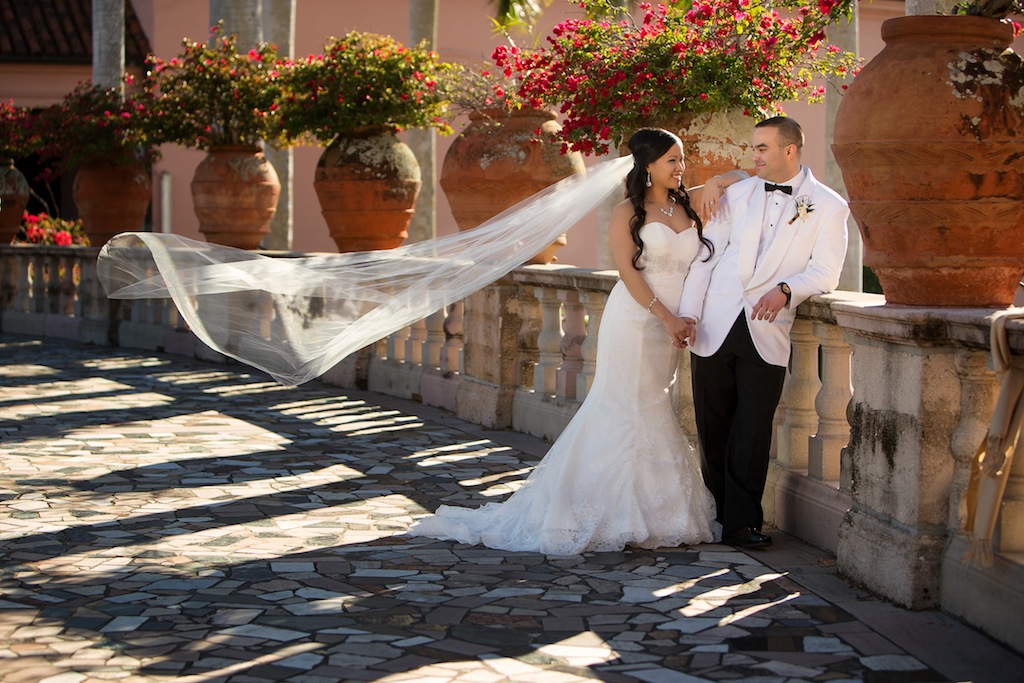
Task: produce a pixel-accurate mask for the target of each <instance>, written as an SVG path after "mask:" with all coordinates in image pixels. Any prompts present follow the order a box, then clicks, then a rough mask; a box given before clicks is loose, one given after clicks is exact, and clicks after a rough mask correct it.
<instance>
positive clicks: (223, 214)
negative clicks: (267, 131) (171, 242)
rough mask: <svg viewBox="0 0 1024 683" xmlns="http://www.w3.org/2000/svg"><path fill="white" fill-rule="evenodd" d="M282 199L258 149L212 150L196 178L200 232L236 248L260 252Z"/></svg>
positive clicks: (278, 185)
mask: <svg viewBox="0 0 1024 683" xmlns="http://www.w3.org/2000/svg"><path fill="white" fill-rule="evenodd" d="M280 195H281V182H280V181H279V180H278V178H277V171H275V170H274V166H273V165H272V164H271V163H270V162H269V161H267V157H265V156H264V155H263V152H262V151H261V150H260V149H259V148H258V147H251V146H237V147H235V146H225V147H214V148H212V149H210V150H209V152H208V153H207V155H206V158H205V159H203V161H201V162H200V163H199V166H197V167H196V172H195V174H194V175H193V176H192V202H193V208H194V210H195V212H196V217H198V218H199V232H201V233H203V236H204V237H206V241H207V242H213V243H215V244H224V245H226V246H229V247H236V248H238V249H258V248H259V246H260V242H261V241H262V240H263V236H264V235H265V234H267V233H268V232H270V220H271V219H272V218H273V217H274V212H275V211H277V198H278V197H279V196H280Z"/></svg>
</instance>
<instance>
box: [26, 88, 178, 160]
mask: <svg viewBox="0 0 1024 683" xmlns="http://www.w3.org/2000/svg"><path fill="white" fill-rule="evenodd" d="M130 80H131V79H129V83H128V86H129V90H128V91H127V93H123V92H122V88H120V87H113V88H102V87H100V86H96V85H93V84H91V83H88V82H85V83H80V84H79V85H78V86H76V87H75V89H74V90H72V91H71V92H70V93H68V94H67V95H65V96H64V98H63V99H62V100H61V101H60V102H58V103H57V104H54V105H52V106H50V107H47V108H46V109H44V110H42V111H41V112H39V114H38V116H35V117H31V118H30V119H29V122H28V125H29V129H30V133H31V136H32V139H33V141H34V142H35V146H37V147H38V151H39V155H40V157H41V158H42V159H43V160H44V161H45V162H47V164H48V165H49V168H48V170H47V172H46V174H45V175H46V176H51V175H54V174H60V173H63V172H66V171H70V170H73V169H75V168H77V167H78V166H79V165H81V164H82V163H85V162H88V161H96V160H102V161H106V162H111V163H115V164H129V163H143V164H146V165H148V164H150V163H152V162H153V161H155V160H156V158H157V156H158V152H157V150H156V147H155V143H154V141H152V140H151V139H150V135H151V116H152V114H153V112H152V101H151V100H150V99H149V97H148V94H147V93H145V92H142V91H139V90H137V89H130V88H131V86H132V83H131V82H130Z"/></svg>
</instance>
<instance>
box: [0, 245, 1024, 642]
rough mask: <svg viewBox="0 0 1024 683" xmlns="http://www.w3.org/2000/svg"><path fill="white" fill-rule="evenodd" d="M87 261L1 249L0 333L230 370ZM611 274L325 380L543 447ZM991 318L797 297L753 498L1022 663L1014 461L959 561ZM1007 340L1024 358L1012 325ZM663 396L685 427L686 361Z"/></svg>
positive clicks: (870, 575) (561, 272) (514, 284)
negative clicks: (987, 533)
mask: <svg viewBox="0 0 1024 683" xmlns="http://www.w3.org/2000/svg"><path fill="white" fill-rule="evenodd" d="M96 254H97V250H96V249H95V248H82V247H19V246H0V330H2V331H3V332H8V333H18V334H27V335H33V336H51V337H60V338H67V339H76V340H79V341H84V342H89V343H95V344H103V345H119V346H123V347H126V348H138V349H148V350H160V351H166V352H169V353H176V354H182V355H186V356H193V357H198V358H201V359H204V360H214V361H226V360H227V359H226V358H224V357H223V356H221V355H220V354H219V353H216V352H213V351H211V350H210V349H209V348H208V347H207V346H206V345H205V344H203V343H202V342H201V341H200V340H198V339H196V338H195V336H194V335H192V333H191V332H190V331H189V330H188V329H187V326H186V325H185V324H184V323H183V322H182V320H181V319H180V318H179V317H178V316H177V314H176V311H175V309H174V307H173V306H171V305H169V304H168V303H167V302H165V301H161V300H152V301H111V300H108V299H107V298H106V297H105V295H104V293H103V291H102V289H101V287H100V285H99V283H98V282H97V280H96V272H95V271H96V266H95V263H96V262H95V259H96ZM615 282H616V276H615V273H614V272H598V271H592V270H587V269H580V268H572V267H567V266H557V265H550V266H526V267H522V268H519V269H517V270H515V271H513V272H512V273H510V274H509V275H507V276H505V277H504V278H502V279H501V280H499V281H497V282H495V283H493V284H491V285H490V286H488V287H486V288H484V289H483V290H481V291H479V292H477V293H475V294H473V295H471V296H470V297H468V298H467V299H465V300H464V301H460V302H457V303H454V304H452V305H450V306H448V307H447V308H446V309H445V310H442V311H438V312H437V313H435V314H433V315H431V316H429V317H428V318H426V319H425V320H423V321H420V322H419V323H417V324H415V325H412V326H410V327H408V328H406V329H403V330H400V331H399V332H397V333H395V334H393V335H391V336H389V337H388V338H387V339H384V340H381V341H380V342H378V343H375V344H372V345H370V346H368V347H367V348H364V349H362V350H361V351H359V352H357V353H354V354H352V355H351V356H349V357H348V358H346V359H345V360H344V361H342V362H341V363H339V364H338V365H337V366H336V367H335V368H334V369H332V370H331V371H330V372H328V373H327V374H326V375H325V376H324V377H323V378H322V381H324V382H325V383H328V384H333V385H338V386H347V387H359V388H366V389H370V390H372V391H376V392H380V393H384V394H388V395H393V396H398V397H402V398H408V399H413V400H418V401H422V402H424V403H428V404H430V405H434V406H438V407H441V408H444V409H447V410H449V411H451V412H452V413H454V414H455V415H457V416H458V417H460V418H462V419H465V420H467V421H471V422H474V423H476V424H481V425H484V426H488V427H496V428H511V429H515V430H518V431H521V432H526V433H530V434H533V435H536V436H541V437H544V438H547V439H554V438H555V437H557V436H558V434H559V433H560V432H561V430H562V429H563V428H564V426H565V424H566V423H567V422H568V420H569V419H571V417H572V415H573V414H574V413H575V410H576V408H577V407H578V406H579V404H580V402H582V401H583V399H584V398H585V397H586V394H587V391H588V390H589V388H590V386H591V383H592V382H593V377H594V370H595V358H596V353H597V352H596V347H597V340H596V338H595V336H596V335H592V334H588V332H589V331H593V330H596V329H597V326H598V324H599V322H600V319H601V315H602V312H603V310H604V305H605V302H606V300H607V297H608V294H609V292H610V290H611V288H612V286H613V285H614V283H615ZM991 314H992V311H989V310H979V309H924V308H909V307H900V306H887V305H885V304H884V300H883V299H882V297H880V296H875V295H868V294H856V293H850V292H835V293H832V294H829V295H825V296H817V297H813V298H812V299H810V300H809V301H807V302H804V303H803V304H802V305H801V306H800V309H799V315H798V320H797V323H796V325H795V326H794V329H793V355H792V362H791V368H790V377H789V378H788V381H787V384H786V388H785V391H784V394H783V403H782V405H781V406H780V408H779V412H778V415H777V429H776V434H775V437H776V438H775V443H774V458H773V460H772V463H771V469H770V472H769V481H768V487H767V490H766V493H765V499H764V503H765V511H766V516H767V518H768V520H769V522H770V523H771V524H773V525H774V526H776V527H778V528H780V529H783V530H785V531H787V532H789V533H791V534H793V535H795V536H797V537H800V538H802V539H804V540H806V541H808V542H810V543H812V544H814V545H817V546H820V547H823V548H826V549H829V550H831V551H832V552H834V553H835V554H836V557H837V563H838V566H839V570H840V572H841V573H842V574H843V575H845V576H846V577H848V578H849V579H851V580H853V581H855V582H857V583H860V584H862V585H864V586H866V587H868V588H869V589H871V590H873V591H874V592H876V593H879V594H881V595H883V596H885V597H887V598H889V599H891V600H893V601H894V602H897V603H899V604H902V605H906V606H909V607H912V608H935V607H938V608H941V609H944V610H946V611H948V612H950V613H952V614H955V615H957V616H960V617H961V618H963V619H965V620H966V621H968V622H970V623H972V624H974V625H976V626H978V627H979V628H980V629H982V630H984V631H986V632H987V633H989V634H990V635H992V636H994V637H995V638H997V639H998V640H1001V641H1002V642H1005V643H1007V644H1008V645H1010V646H1011V647H1013V648H1015V649H1016V650H1018V651H1022V652H1024V633H1022V632H1021V629H1020V628H1019V624H1020V619H1019V614H1020V612H1021V611H1022V608H1024V580H1022V579H1024V457H1019V458H1017V459H1016V460H1015V461H1014V463H1013V466H1012V472H1011V476H1010V481H1009V484H1008V485H1007V489H1006V495H1005V498H1004V502H1003V505H1002V510H1001V513H1000V525H999V529H998V533H997V537H996V547H995V558H994V563H993V565H992V566H990V567H980V566H974V565H968V564H965V563H964V562H962V559H961V558H962V557H963V554H964V551H965V550H966V540H965V536H964V534H963V532H962V528H963V525H964V521H965V518H966V490H967V483H968V480H969V478H970V468H971V459H972V457H973V456H974V454H975V452H976V450H977V446H978V444H979V443H980V442H981V439H982V437H983V436H984V434H985V432H986V430H987V427H988V420H989V418H990V416H991V412H992V408H993V406H994V404H995V400H996V397H997V395H998V392H999V385H998V382H997V378H996V377H995V376H994V374H993V372H992V370H991V366H990V363H989V360H988V349H989V338H988V334H989V325H990V322H991ZM270 315H272V309H271V308H270V307H268V308H267V316H268V319H266V320H265V321H263V322H262V323H261V329H262V330H263V331H264V333H266V334H269V333H270V330H272V328H273V324H274V321H273V320H271V319H269V316H270ZM1008 330H1009V340H1010V346H1011V348H1012V349H1013V351H1014V353H1016V354H1021V356H1022V359H1024V322H1012V323H1010V325H1009V326H1008ZM676 389H677V399H678V407H679V418H680V423H681V424H682V425H683V427H684V430H685V431H687V432H688V433H690V434H691V435H692V434H693V415H692V409H691V407H690V404H691V401H690V392H689V364H688V355H687V354H685V353H684V354H681V355H680V364H679V381H678V382H677V384H676ZM609 418H610V419H614V416H609Z"/></svg>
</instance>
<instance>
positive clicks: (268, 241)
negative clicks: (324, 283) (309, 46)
mask: <svg viewBox="0 0 1024 683" xmlns="http://www.w3.org/2000/svg"><path fill="white" fill-rule="evenodd" d="M263 35H264V39H265V40H267V41H269V42H271V43H274V44H275V45H277V53H278V54H279V55H282V56H287V57H292V56H294V55H295V0H263ZM265 153H266V155H267V159H268V160H270V163H271V164H273V166H274V170H275V171H277V179H278V180H279V181H280V182H281V196H280V197H278V199H277V211H276V212H274V217H273V218H272V219H271V221H270V232H269V233H267V235H266V236H265V237H264V238H263V248H264V249H278V250H282V251H289V250H291V248H292V244H293V240H294V230H295V199H294V195H293V193H292V187H293V185H294V173H295V155H294V154H293V153H292V150H290V149H276V148H274V147H268V148H267V149H266V150H265Z"/></svg>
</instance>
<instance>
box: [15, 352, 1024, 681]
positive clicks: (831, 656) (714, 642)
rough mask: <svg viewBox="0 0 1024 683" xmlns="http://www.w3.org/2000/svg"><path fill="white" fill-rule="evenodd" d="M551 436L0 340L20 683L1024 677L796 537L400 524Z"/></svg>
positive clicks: (169, 359) (960, 632)
mask: <svg viewBox="0 0 1024 683" xmlns="http://www.w3.org/2000/svg"><path fill="white" fill-rule="evenodd" d="M546 448H547V445H546V444H545V443H543V442H541V441H539V440H537V439H533V438H530V437H526V436H523V435H520V434H516V433H513V432H505V431H495V430H491V431H489V430H484V429H482V428H479V427H476V426H474V425H470V424H467V423H464V422H461V421H459V420H457V419H455V418H453V417H452V416H451V415H450V414H447V413H444V412H443V411H439V410H435V409H432V408H428V407H425V406H423V405H420V404H416V403H411V402H406V401H399V400H396V399H392V398H389V397H384V396H379V395H375V394H370V393H366V392H360V391H349V390H342V389H338V388H334V387H326V386H322V385H319V384H315V383H312V384H309V385H306V386H303V387H299V388H286V387H282V386H279V385H277V384H275V383H273V382H272V381H269V380H268V379H267V378H266V377H264V376H263V375H261V374H259V373H257V372H253V371H248V370H247V369H246V368H244V366H239V365H232V366H225V365H212V364H203V363H199V362H195V361H191V360H186V359H182V358H180V357H174V356H168V355H163V354H155V353H147V352H135V351H128V350H123V349H109V348H102V347H94V346H85V345H80V344H76V343H71V342H61V341H54V340H46V341H40V340H36V339H32V338H28V337H21V336H14V335H0V465H2V467H0V563H2V569H0V572H2V573H0V681H3V682H4V683H8V682H10V683H14V682H21V681H33V682H36V681H46V682H47V683H80V682H81V683H86V682H90V681H109V680H118V681H165V680H166V681H169V680H172V679H173V680H175V681H185V682H189V681H195V682H199V681H202V682H211V681H231V682H232V683H249V682H251V683H262V682H265V681H266V682H269V681H297V682H300V683H332V682H337V681H417V682H421V683H434V682H437V683H449V682H453V683H454V682H459V683H462V682H465V683H470V682H472V683H491V682H497V681H521V682H535V683H569V682H572V681H593V680H600V681H609V682H612V683H615V682H619V681H622V682H627V681H645V682H649V683H692V682H695V681H756V682H761V683H776V682H778V683H783V682H785V683H790V682H796V681H822V682H824V681H830V682H840V681H868V682H872V683H890V682H891V683H916V682H922V681H966V680H971V681H1000V682H1002V681H1020V680H1024V660H1022V659H1021V658H1020V657H1018V656H1017V655H1015V654H1013V653H1010V652H1009V651H1007V650H1006V649H1004V648H1003V647H1001V646H999V645H998V644H995V643H994V642H992V641H991V640H989V639H987V638H986V637H985V636H983V635H981V634H979V633H978V632H976V631H974V630H973V629H970V628H968V627H966V626H964V625H962V624H960V623H959V622H957V621H955V620H953V619H951V618H949V617H948V616H945V615H943V614H940V613H936V612H908V611H906V610H901V609H898V608H896V607H893V606H891V605H888V604H886V603H884V602H882V601H880V600H877V599H874V598H872V597H871V596H870V595H869V594H867V593H865V592H863V591H860V590H858V589H856V588H855V587H851V586H848V585H847V584H846V583H845V582H844V581H843V580H842V579H841V578H840V577H838V576H837V574H836V570H835V562H834V560H833V558H831V557H830V556H829V555H827V554H826V553H823V552H820V551H817V550H815V549H813V548H810V547H808V546H806V545H804V544H802V543H800V542H799V541H796V540H795V539H792V538H789V537H787V536H786V535H785V534H781V533H779V532H776V533H775V538H776V546H775V547H774V548H773V549H771V550H769V551H766V552H760V553H743V552H738V551H736V550H734V549H733V548H731V547H728V546H724V545H701V546H695V547H687V548H664V549H659V550H655V551H634V550H626V551H624V552H620V553H589V554H585V555H582V556H557V557H556V556H547V557H546V556H544V555H539V554H534V553H508V552H501V551H495V550H490V549H487V548H481V547H474V546H466V545H460V544H457V543H450V542H442V541H434V540H430V539H422V538H409V537H405V536H403V531H404V530H405V529H406V528H407V527H408V526H409V524H410V523H411V522H412V521H413V520H414V519H415V518H416V517H418V516H420V515H422V514H424V513H426V512H427V511H429V510H432V509H434V508H435V507H436V506H437V505H438V504H440V503H441V502H448V503H456V504H469V505H477V504H480V503H481V502H484V501H488V500H497V499H500V498H502V497H503V496H505V495H507V493H509V492H510V491H512V490H514V488H515V487H516V486H518V485H519V484H520V483H521V482H522V481H523V479H524V477H525V475H526V474H527V473H528V472H529V469H530V468H531V467H532V465H533V464H534V463H535V462H536V461H537V459H538V457H540V456H541V455H542V454H543V453H544V451H545V450H546Z"/></svg>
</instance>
